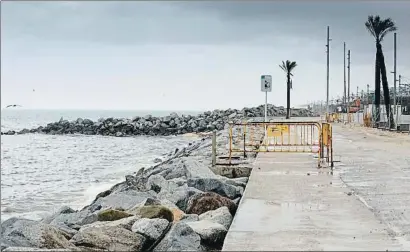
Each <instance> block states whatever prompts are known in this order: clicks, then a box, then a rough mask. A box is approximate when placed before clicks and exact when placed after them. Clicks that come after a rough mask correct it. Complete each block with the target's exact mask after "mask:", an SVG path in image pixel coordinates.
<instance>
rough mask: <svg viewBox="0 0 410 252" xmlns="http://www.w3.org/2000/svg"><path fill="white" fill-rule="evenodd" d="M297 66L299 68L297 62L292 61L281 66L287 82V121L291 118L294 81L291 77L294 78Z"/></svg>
mask: <svg viewBox="0 0 410 252" xmlns="http://www.w3.org/2000/svg"><path fill="white" fill-rule="evenodd" d="M296 66H297V65H296V61H290V60H287V61H286V62H284V61H282V65H279V67H280V68H282V70H283V71H285V73H286V80H287V81H286V84H287V94H286V99H287V103H286V119H289V118H290V90H291V89H292V80H291V78H290V77H291V76H293V74H292V70H293V69H295V67H296Z"/></svg>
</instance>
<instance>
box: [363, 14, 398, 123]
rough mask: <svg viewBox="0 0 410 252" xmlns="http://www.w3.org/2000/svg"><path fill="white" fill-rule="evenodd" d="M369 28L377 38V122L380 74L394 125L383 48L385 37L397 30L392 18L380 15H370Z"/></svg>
mask: <svg viewBox="0 0 410 252" xmlns="http://www.w3.org/2000/svg"><path fill="white" fill-rule="evenodd" d="M365 25H366V28H367V30H368V31H369V32H370V34H372V35H373V37H374V39H375V40H376V63H375V80H374V82H375V83H374V88H375V99H374V103H375V106H376V111H375V112H376V124H378V123H379V122H380V75H381V78H382V85H383V93H384V103H385V105H386V114H387V118H389V119H390V125H391V126H393V125H394V121H393V117H392V116H390V111H391V108H390V94H389V84H388V82H387V74H386V64H385V62H384V55H383V50H382V44H381V42H382V41H383V39H384V37H385V36H386V35H387V34H388V33H389V32H392V31H395V30H397V28H396V26H395V24H394V22H393V21H392V20H391V19H390V18H387V19H384V20H383V19H381V18H380V16H369V17H368V18H367V22H366V23H365Z"/></svg>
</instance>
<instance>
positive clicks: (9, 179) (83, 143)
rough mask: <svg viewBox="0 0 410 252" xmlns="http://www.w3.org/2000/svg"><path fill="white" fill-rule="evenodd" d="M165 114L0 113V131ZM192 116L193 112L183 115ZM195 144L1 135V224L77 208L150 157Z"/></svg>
mask: <svg viewBox="0 0 410 252" xmlns="http://www.w3.org/2000/svg"><path fill="white" fill-rule="evenodd" d="M169 113H170V112H168V111H151V112H149V111H85V110H84V111H79V110H78V111H68V110H67V111H57V110H54V111H47V110H37V111H36V110H31V111H30V110H17V109H16V110H12V109H11V110H2V112H1V130H2V131H6V130H20V129H23V128H33V127H37V126H40V125H46V124H47V123H50V122H54V121H58V120H59V119H60V118H61V117H63V118H64V119H67V120H74V119H77V118H79V117H80V118H89V119H92V120H97V119H98V118H101V117H104V118H107V117H116V118H131V117H133V116H137V115H138V116H141V115H146V114H151V115H153V116H163V115H168V114H169ZM183 113H184V114H196V113H197V112H183ZM192 140H194V139H193V138H188V137H183V136H179V137H142V136H141V137H127V138H115V137H107V136H82V135H66V136H48V135H38V134H27V135H16V136H1V219H2V220H5V219H7V218H10V217H12V216H21V217H26V218H30V219H40V218H42V217H43V216H44V215H45V214H47V213H49V212H52V211H55V210H57V209H58V208H60V207H61V206H63V205H70V206H72V207H74V208H81V207H83V206H84V205H86V204H88V203H90V202H91V201H92V200H93V199H94V197H95V195H96V194H97V193H99V192H101V191H103V190H106V189H108V188H109V187H111V186H112V185H113V184H115V183H117V182H120V181H123V180H124V176H125V175H127V174H131V173H133V172H135V171H137V170H138V169H139V168H140V167H143V166H149V165H152V164H153V159H154V158H157V157H159V158H161V157H162V156H164V155H165V154H167V153H169V152H170V151H172V150H174V149H175V148H177V147H180V146H181V145H185V144H187V143H188V142H190V141H192Z"/></svg>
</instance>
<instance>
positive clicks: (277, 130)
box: [229, 122, 332, 167]
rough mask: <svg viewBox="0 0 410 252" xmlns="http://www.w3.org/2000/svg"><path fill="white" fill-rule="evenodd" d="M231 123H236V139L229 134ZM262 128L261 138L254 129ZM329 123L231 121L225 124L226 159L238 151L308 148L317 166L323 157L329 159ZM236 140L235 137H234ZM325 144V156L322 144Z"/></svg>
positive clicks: (234, 125)
mask: <svg viewBox="0 0 410 252" xmlns="http://www.w3.org/2000/svg"><path fill="white" fill-rule="evenodd" d="M233 127H240V129H241V134H239V135H238V139H234V137H233ZM258 131H259V132H261V131H262V132H264V133H265V137H264V139H263V140H262V141H261V140H260V139H257V138H255V137H254V136H255V135H256V133H257V132H258ZM331 134H332V131H331V125H330V124H329V123H322V125H321V124H320V123H318V122H249V123H231V124H230V127H229V160H231V157H232V153H235V152H240V153H243V155H244V156H246V153H247V152H310V153H317V154H318V166H319V167H320V161H321V159H323V158H326V160H327V161H328V162H329V156H330V154H331V152H330V151H329V150H330V147H331V142H332V139H331ZM235 140H236V141H235ZM325 147H326V150H327V152H326V157H325V155H324V148H325Z"/></svg>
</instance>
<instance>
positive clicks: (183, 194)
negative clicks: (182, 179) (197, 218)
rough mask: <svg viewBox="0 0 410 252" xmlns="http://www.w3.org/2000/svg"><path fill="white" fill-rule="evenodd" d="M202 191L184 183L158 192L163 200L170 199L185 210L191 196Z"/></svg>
mask: <svg viewBox="0 0 410 252" xmlns="http://www.w3.org/2000/svg"><path fill="white" fill-rule="evenodd" d="M200 193H202V191H200V190H198V189H196V188H193V187H188V186H186V185H184V186H180V187H178V188H176V189H175V190H172V191H161V192H160V193H158V198H159V199H161V200H169V201H171V202H172V203H174V204H175V205H176V206H177V207H178V208H179V209H181V210H182V211H185V210H186V208H187V204H188V200H189V198H190V197H192V196H194V195H196V194H200Z"/></svg>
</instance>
